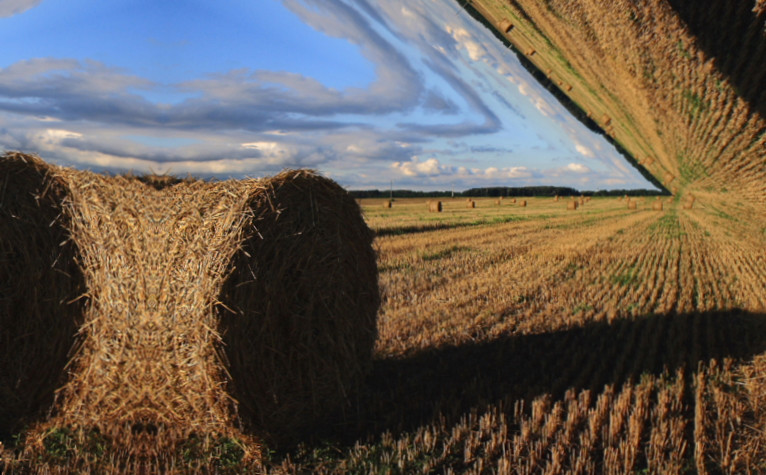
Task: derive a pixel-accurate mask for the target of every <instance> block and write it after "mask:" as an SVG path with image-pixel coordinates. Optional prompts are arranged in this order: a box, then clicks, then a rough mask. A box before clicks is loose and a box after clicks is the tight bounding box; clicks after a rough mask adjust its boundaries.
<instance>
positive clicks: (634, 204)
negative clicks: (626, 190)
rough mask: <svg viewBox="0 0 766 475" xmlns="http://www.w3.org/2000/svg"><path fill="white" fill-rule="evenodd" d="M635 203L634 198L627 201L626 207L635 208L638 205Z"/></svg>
mask: <svg viewBox="0 0 766 475" xmlns="http://www.w3.org/2000/svg"><path fill="white" fill-rule="evenodd" d="M637 205H638V204H637V203H636V201H635V200H630V201H628V209H637V207H638V206H637Z"/></svg>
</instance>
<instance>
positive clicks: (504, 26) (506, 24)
mask: <svg viewBox="0 0 766 475" xmlns="http://www.w3.org/2000/svg"><path fill="white" fill-rule="evenodd" d="M512 29H513V23H511V21H510V20H508V19H507V18H503V20H502V21H501V22H500V31H502V32H503V33H509V32H510V31H511V30H512Z"/></svg>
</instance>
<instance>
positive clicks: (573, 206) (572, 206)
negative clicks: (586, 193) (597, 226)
mask: <svg viewBox="0 0 766 475" xmlns="http://www.w3.org/2000/svg"><path fill="white" fill-rule="evenodd" d="M567 209H568V210H576V209H577V201H575V200H572V201H570V202H568V203H567Z"/></svg>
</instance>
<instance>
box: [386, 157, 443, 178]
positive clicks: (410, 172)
mask: <svg viewBox="0 0 766 475" xmlns="http://www.w3.org/2000/svg"><path fill="white" fill-rule="evenodd" d="M391 168H393V169H394V170H398V171H399V172H400V173H402V174H403V175H405V176H409V177H434V176H439V175H443V174H448V173H449V170H448V169H447V167H443V166H442V165H441V164H439V160H437V159H435V158H429V159H427V160H426V161H424V162H421V161H420V159H419V158H418V157H413V158H412V160H411V161H409V162H394V163H393V164H391Z"/></svg>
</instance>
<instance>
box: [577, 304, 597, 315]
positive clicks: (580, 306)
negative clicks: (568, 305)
mask: <svg viewBox="0 0 766 475" xmlns="http://www.w3.org/2000/svg"><path fill="white" fill-rule="evenodd" d="M589 310H593V305H591V304H589V303H580V304H577V305H575V307H574V308H573V309H572V315H577V314H578V313H580V312H587V311H589Z"/></svg>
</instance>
